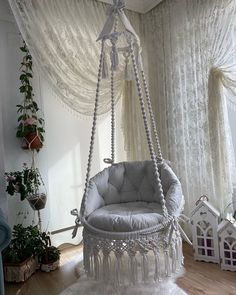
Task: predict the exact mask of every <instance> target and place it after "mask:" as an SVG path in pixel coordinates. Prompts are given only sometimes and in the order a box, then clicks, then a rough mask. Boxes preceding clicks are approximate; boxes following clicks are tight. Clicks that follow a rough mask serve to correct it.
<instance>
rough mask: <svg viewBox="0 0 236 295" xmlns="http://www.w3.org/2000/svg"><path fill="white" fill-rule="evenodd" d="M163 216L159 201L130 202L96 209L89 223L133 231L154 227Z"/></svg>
mask: <svg viewBox="0 0 236 295" xmlns="http://www.w3.org/2000/svg"><path fill="white" fill-rule="evenodd" d="M162 217H163V215H162V209H161V205H160V204H159V203H156V202H128V203H120V204H111V205H107V206H104V207H101V208H99V209H96V210H95V211H94V212H93V213H91V214H90V215H89V216H88V223H89V224H90V225H92V226H94V227H96V228H98V229H101V230H104V231H116V232H131V231H136V230H142V229H146V228H150V227H153V226H155V225H157V224H158V223H160V222H161V220H162Z"/></svg>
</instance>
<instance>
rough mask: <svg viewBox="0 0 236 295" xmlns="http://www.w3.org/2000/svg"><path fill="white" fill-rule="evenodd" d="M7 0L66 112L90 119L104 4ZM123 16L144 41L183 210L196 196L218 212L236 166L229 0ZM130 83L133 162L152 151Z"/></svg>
mask: <svg viewBox="0 0 236 295" xmlns="http://www.w3.org/2000/svg"><path fill="white" fill-rule="evenodd" d="M9 2H10V4H11V7H12V10H13V12H14V15H15V17H16V20H17V23H18V25H19V27H20V30H21V33H22V35H23V37H24V38H25V40H26V42H27V44H28V45H29V47H30V50H31V52H32V54H33V57H34V58H35V60H36V61H37V63H38V65H39V66H40V67H41V68H42V69H43V70H44V73H45V77H47V79H48V81H49V82H50V83H51V84H52V85H54V86H55V87H54V89H55V91H57V93H58V94H59V96H61V98H62V100H63V101H64V102H65V103H66V104H67V105H69V106H70V107H71V108H73V109H74V110H76V111H78V112H80V113H82V114H87V115H90V114H91V113H92V110H93V104H94V92H95V85H96V79H97V67H98V56H99V49H100V46H99V44H98V43H95V40H96V38H97V36H98V35H99V33H100V31H101V28H102V27H103V24H104V22H105V19H106V11H107V6H106V5H105V4H102V3H98V2H96V1H93V0H67V1H63V0H41V1H33V0H9ZM127 14H128V18H129V19H130V21H131V23H132V25H133V26H134V28H135V30H136V32H137V33H138V34H139V36H140V37H141V44H142V45H143V46H144V51H143V54H144V65H147V62H146V60H147V56H148V65H149V66H148V68H147V69H148V73H149V84H150V91H151V96H152V99H153V106H154V111H155V114H156V119H157V123H158V128H159V134H160V140H161V145H162V149H163V153H164V156H165V157H166V158H167V159H169V160H170V161H171V162H172V163H173V166H174V168H175V170H176V172H177V174H178V176H180V180H181V182H182V184H183V188H184V194H185V199H186V213H187V214H189V212H190V211H191V209H192V208H193V206H194V203H195V201H196V200H197V199H198V198H199V197H200V196H201V194H207V195H208V196H209V198H210V200H211V202H212V203H213V204H214V205H215V206H216V207H217V208H218V209H220V210H221V211H223V208H224V207H225V205H226V204H227V203H228V202H230V201H231V197H232V177H231V175H232V166H233V165H234V157H233V152H232V143H231V137H230V132H229V124H228V117H227V110H226V98H227V101H228V102H231V105H234V103H235V96H234V93H235V80H236V79H235V73H236V71H235V68H236V67H235V63H234V60H235V58H234V57H233V53H235V49H234V47H233V44H234V43H233V38H232V36H233V19H234V17H235V1H233V0H215V1H212V0H204V1H202V0H178V1H176V0H164V1H163V2H162V3H161V4H160V5H158V6H157V7H156V8H155V9H153V10H152V11H151V12H149V13H147V14H146V15H144V16H140V15H138V14H136V13H131V12H128V13H127ZM143 38H144V40H145V42H144V41H143V40H142V39H143ZM146 50H147V52H146ZM117 75H118V81H117V84H116V86H115V87H116V89H117V90H118V93H121V92H122V91H123V88H124V87H123V86H124V85H123V84H122V82H121V80H122V79H121V77H122V76H121V75H123V73H122V71H120V72H119V73H118V74H117ZM122 78H123V77H122ZM103 84H104V85H103V87H101V90H102V93H101V94H102V95H101V104H100V109H99V112H100V113H104V112H106V111H108V110H109V108H110V105H109V100H110V97H109V95H108V93H109V90H110V82H109V81H108V80H107V81H106V80H103ZM133 87H134V85H133V83H132V82H126V85H125V88H124V97H125V99H124V102H123V105H124V108H123V131H124V137H125V148H126V150H127V155H128V158H129V159H132V160H134V159H141V158H148V157H149V153H148V152H147V144H146V140H144V138H145V134H144V132H143V121H142V119H141V116H140V108H139V104H138V100H137V97H136V92H135V91H134V89H133ZM118 97H119V96H118ZM118 97H117V99H118Z"/></svg>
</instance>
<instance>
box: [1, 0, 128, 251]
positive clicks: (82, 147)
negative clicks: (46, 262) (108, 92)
mask: <svg viewBox="0 0 236 295" xmlns="http://www.w3.org/2000/svg"><path fill="white" fill-rule="evenodd" d="M0 40H1V43H0V89H1V91H0V123H1V124H0V181H1V187H0V189H1V197H0V205H1V207H2V208H4V211H5V213H6V212H8V218H9V223H10V225H11V226H13V225H14V224H15V223H18V222H22V223H24V224H29V223H32V220H34V222H35V223H36V222H37V216H36V215H35V214H34V212H33V211H32V210H31V208H30V207H29V205H28V202H27V201H24V202H20V201H19V198H18V197H10V196H8V197H7V196H6V193H5V192H4V191H5V184H4V179H3V173H4V171H14V170H19V169H21V167H22V163H24V162H27V163H29V164H30V162H31V154H30V152H28V151H23V150H22V149H21V148H20V141H19V140H18V139H17V138H16V137H15V128H16V126H17V114H16V107H15V106H16V104H17V103H19V102H21V101H22V97H21V95H20V94H19V91H18V88H19V65H20V62H21V58H22V56H21V53H20V50H19V46H20V45H21V38H20V36H19V32H18V29H17V27H16V24H15V22H14V19H13V17H12V15H11V13H10V10H9V7H8V2H7V0H0ZM34 92H35V98H36V99H37V101H38V102H39V105H40V107H41V109H42V111H43V113H44V118H45V128H46V135H45V145H44V148H43V149H42V151H40V153H39V154H38V155H36V164H37V166H38V167H39V169H40V172H41V174H42V177H43V180H44V183H45V188H46V191H47V196H48V200H47V205H46V208H45V209H44V210H42V211H41V214H42V220H43V229H47V230H49V231H50V232H51V231H57V230H61V229H65V228H67V227H71V226H73V225H74V217H73V216H71V215H70V210H71V209H73V208H79V207H80V202H81V198H82V195H83V189H84V179H85V173H86V167H87V156H88V146H89V142H90V129H91V126H92V122H91V120H92V118H91V117H85V116H81V115H78V114H76V113H75V112H73V111H70V110H69V109H68V108H67V107H65V105H64V104H63V103H62V102H61V101H60V99H59V98H58V97H57V96H56V94H55V93H54V92H53V91H52V89H51V88H50V86H49V85H48V83H47V81H46V80H45V79H44V75H43V74H41V73H40V72H39V70H38V69H37V68H36V66H35V67H34ZM94 92H95V91H94ZM116 114H117V124H116V126H117V131H118V132H117V133H118V134H117V147H118V151H117V156H118V157H117V160H119V159H124V158H123V156H125V155H124V152H123V150H122V147H123V142H122V141H123V139H122V135H121V130H120V114H121V104H120V103H118V108H117V111H116ZM97 130H98V136H97V138H96V143H95V149H94V157H93V166H92V173H91V174H92V175H93V174H95V173H96V172H97V171H99V170H101V169H103V168H104V167H105V166H106V165H105V164H104V163H103V161H102V159H103V158H107V157H110V141H109V136H110V117H109V114H107V115H103V116H102V117H100V118H99V119H98V129H97ZM80 241H81V230H80V232H79V234H78V236H77V238H76V239H75V240H73V241H72V240H71V230H70V231H65V232H62V233H59V234H55V235H53V242H54V244H55V245H59V244H61V243H64V242H72V243H78V242H80Z"/></svg>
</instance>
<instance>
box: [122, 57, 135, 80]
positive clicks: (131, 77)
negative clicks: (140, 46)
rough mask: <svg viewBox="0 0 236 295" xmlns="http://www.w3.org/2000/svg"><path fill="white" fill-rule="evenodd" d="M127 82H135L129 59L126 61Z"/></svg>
mask: <svg viewBox="0 0 236 295" xmlns="http://www.w3.org/2000/svg"><path fill="white" fill-rule="evenodd" d="M124 76H125V77H124V78H125V81H132V80H133V73H132V68H131V66H130V64H129V60H128V58H126V59H125V74H124Z"/></svg>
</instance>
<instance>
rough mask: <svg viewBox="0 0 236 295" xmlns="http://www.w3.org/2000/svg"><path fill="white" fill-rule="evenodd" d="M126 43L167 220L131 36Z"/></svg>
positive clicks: (165, 215) (166, 215)
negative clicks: (129, 52)
mask: <svg viewBox="0 0 236 295" xmlns="http://www.w3.org/2000/svg"><path fill="white" fill-rule="evenodd" d="M128 42H130V47H131V59H132V62H133V69H134V75H135V80H136V86H137V90H138V95H139V102H140V106H141V112H142V116H143V121H144V127H145V132H146V137H147V142H148V147H149V152H150V156H151V159H152V162H153V166H154V174H155V178H156V180H157V188H158V190H159V193H160V198H161V200H160V201H161V206H162V211H163V215H164V217H165V218H167V217H168V212H167V209H166V205H165V203H166V201H165V196H164V193H163V189H162V183H161V179H160V174H159V171H158V164H157V158H156V154H155V152H154V147H153V141H152V136H151V132H150V129H149V126H148V120H147V115H146V110H145V104H144V99H143V93H142V87H141V84H140V79H139V73H138V67H137V62H136V58H135V54H134V44H133V43H134V41H133V37H132V35H130V36H129V37H128Z"/></svg>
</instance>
